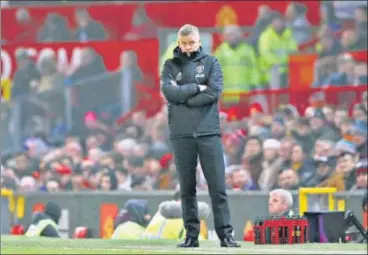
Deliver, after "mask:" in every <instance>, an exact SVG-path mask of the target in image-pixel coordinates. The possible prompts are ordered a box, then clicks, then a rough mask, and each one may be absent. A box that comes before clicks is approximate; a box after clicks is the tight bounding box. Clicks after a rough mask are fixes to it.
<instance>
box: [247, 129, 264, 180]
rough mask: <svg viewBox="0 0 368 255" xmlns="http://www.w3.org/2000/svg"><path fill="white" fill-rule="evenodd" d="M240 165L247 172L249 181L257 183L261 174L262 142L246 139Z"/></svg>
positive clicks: (252, 138) (257, 139) (250, 138)
mask: <svg viewBox="0 0 368 255" xmlns="http://www.w3.org/2000/svg"><path fill="white" fill-rule="evenodd" d="M242 165H243V166H244V168H245V169H247V170H248V171H249V173H250V176H251V179H252V180H253V181H254V182H255V183H258V180H259V177H260V175H261V172H262V142H261V140H260V139H259V138H258V137H256V136H253V137H248V139H247V141H246V144H245V146H244V153H243V156H242Z"/></svg>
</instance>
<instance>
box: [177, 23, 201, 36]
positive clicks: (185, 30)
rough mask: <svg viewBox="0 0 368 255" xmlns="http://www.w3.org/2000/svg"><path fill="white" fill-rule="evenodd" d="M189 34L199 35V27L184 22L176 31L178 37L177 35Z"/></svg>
mask: <svg viewBox="0 0 368 255" xmlns="http://www.w3.org/2000/svg"><path fill="white" fill-rule="evenodd" d="M190 34H198V35H199V29H198V27H196V26H193V25H190V24H185V25H184V26H182V27H181V28H180V29H179V31H178V37H179V36H187V35H190Z"/></svg>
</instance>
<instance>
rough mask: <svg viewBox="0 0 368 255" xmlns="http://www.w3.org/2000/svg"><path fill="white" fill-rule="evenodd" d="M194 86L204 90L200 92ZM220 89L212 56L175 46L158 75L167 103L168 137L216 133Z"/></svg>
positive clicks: (219, 76)
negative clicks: (187, 53)
mask: <svg viewBox="0 0 368 255" xmlns="http://www.w3.org/2000/svg"><path fill="white" fill-rule="evenodd" d="M173 81H174V82H176V85H175V84H172V82H173ZM198 85H206V86H207V89H205V90H204V91H202V92H200V90H199V87H198ZM222 88H223V74H222V70H221V66H220V63H219V62H218V61H217V59H216V58H215V57H213V56H211V55H209V54H207V53H205V52H203V50H202V48H200V49H199V50H198V51H197V52H194V53H192V55H191V56H190V57H188V56H187V55H186V54H184V53H182V52H181V51H180V49H179V47H177V48H175V49H174V58H172V59H169V60H167V61H166V62H165V64H164V68H163V71H162V75H161V90H162V93H163V94H164V96H165V98H166V99H167V101H168V102H169V103H168V115H169V116H168V120H169V129H170V137H171V138H178V137H194V138H195V137H198V136H205V135H217V134H218V135H219V134H220V121H219V110H218V109H219V106H218V100H219V98H220V95H221V93H222Z"/></svg>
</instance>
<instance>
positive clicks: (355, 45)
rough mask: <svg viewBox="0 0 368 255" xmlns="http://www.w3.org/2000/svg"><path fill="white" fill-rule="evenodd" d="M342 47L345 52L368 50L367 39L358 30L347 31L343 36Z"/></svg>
mask: <svg viewBox="0 0 368 255" xmlns="http://www.w3.org/2000/svg"><path fill="white" fill-rule="evenodd" d="M341 45H342V47H343V50H344V51H358V50H365V49H367V38H364V37H362V35H361V34H359V31H358V30H357V29H347V30H345V31H344V32H343V33H342V35H341Z"/></svg>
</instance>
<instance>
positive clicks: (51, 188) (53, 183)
mask: <svg viewBox="0 0 368 255" xmlns="http://www.w3.org/2000/svg"><path fill="white" fill-rule="evenodd" d="M46 189H47V192H49V193H57V192H60V185H59V183H58V182H57V180H53V179H51V180H48V181H47V183H46Z"/></svg>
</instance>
